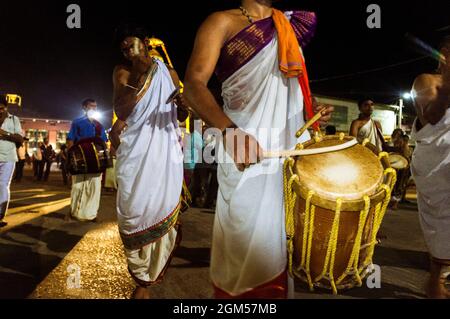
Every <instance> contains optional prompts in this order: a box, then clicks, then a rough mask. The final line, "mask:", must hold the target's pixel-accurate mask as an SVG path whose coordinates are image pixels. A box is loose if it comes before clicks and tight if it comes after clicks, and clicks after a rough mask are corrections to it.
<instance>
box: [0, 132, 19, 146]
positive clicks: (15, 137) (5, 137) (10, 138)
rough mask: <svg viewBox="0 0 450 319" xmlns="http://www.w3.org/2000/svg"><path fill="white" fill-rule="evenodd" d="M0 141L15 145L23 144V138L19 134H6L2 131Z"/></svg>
mask: <svg viewBox="0 0 450 319" xmlns="http://www.w3.org/2000/svg"><path fill="white" fill-rule="evenodd" d="M0 139H2V140H4V141H8V142H12V143H17V144H22V143H23V137H22V136H21V135H20V134H8V132H6V131H3V130H0Z"/></svg>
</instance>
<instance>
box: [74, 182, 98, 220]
mask: <svg viewBox="0 0 450 319" xmlns="http://www.w3.org/2000/svg"><path fill="white" fill-rule="evenodd" d="M101 192H102V176H101V174H83V175H73V176H72V192H71V204H70V205H71V214H72V217H73V218H75V219H78V220H81V221H89V220H93V219H95V218H96V217H97V213H98V208H99V206H100V196H101Z"/></svg>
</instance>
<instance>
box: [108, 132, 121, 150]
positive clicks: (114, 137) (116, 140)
mask: <svg viewBox="0 0 450 319" xmlns="http://www.w3.org/2000/svg"><path fill="white" fill-rule="evenodd" d="M109 140H110V141H111V145H112V147H114V149H118V148H119V146H120V135H119V134H118V133H117V132H110V133H109Z"/></svg>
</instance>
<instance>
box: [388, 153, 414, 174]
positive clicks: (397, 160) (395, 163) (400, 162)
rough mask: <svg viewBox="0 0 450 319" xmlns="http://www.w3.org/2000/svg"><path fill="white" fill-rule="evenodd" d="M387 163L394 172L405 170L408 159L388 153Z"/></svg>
mask: <svg viewBox="0 0 450 319" xmlns="http://www.w3.org/2000/svg"><path fill="white" fill-rule="evenodd" d="M389 163H390V164H391V167H393V168H395V169H396V170H399V169H405V168H408V166H409V162H408V159H407V158H406V157H404V156H403V155H401V154H398V153H389Z"/></svg>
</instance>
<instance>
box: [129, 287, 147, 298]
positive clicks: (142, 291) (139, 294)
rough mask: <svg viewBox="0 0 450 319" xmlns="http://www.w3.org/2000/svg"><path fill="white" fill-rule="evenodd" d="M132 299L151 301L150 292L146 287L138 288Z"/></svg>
mask: <svg viewBox="0 0 450 319" xmlns="http://www.w3.org/2000/svg"><path fill="white" fill-rule="evenodd" d="M131 298H132V299H150V291H149V289H148V288H146V287H136V289H135V290H134V292H133V295H132V297H131Z"/></svg>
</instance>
